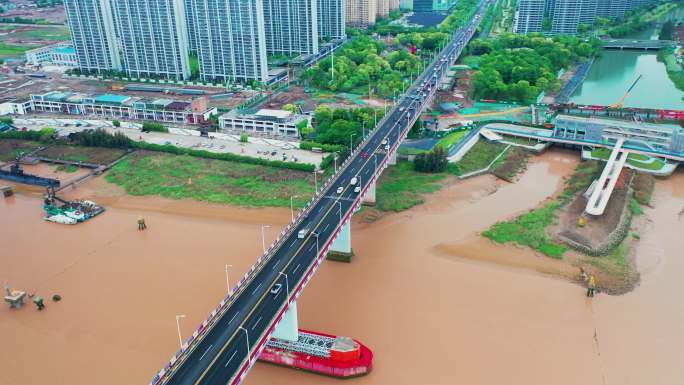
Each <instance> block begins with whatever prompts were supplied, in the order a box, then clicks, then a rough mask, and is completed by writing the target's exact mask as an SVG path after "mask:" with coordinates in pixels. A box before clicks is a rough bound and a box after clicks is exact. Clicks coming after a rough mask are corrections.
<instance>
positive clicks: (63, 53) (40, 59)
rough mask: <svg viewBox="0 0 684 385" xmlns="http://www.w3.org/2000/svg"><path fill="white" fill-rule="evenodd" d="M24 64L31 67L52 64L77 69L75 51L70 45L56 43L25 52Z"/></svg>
mask: <svg viewBox="0 0 684 385" xmlns="http://www.w3.org/2000/svg"><path fill="white" fill-rule="evenodd" d="M25 55H26V62H27V63H28V64H31V65H44V64H52V65H58V66H64V67H78V58H77V57H76V49H74V45H73V44H71V43H57V44H52V45H47V46H45V47H40V48H34V49H31V50H28V51H26V53H25Z"/></svg>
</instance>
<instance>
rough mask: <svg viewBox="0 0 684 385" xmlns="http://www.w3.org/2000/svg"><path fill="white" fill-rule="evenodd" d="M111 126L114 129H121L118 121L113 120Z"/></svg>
mask: <svg viewBox="0 0 684 385" xmlns="http://www.w3.org/2000/svg"><path fill="white" fill-rule="evenodd" d="M112 126H114V127H121V122H120V121H118V120H116V119H114V120H112Z"/></svg>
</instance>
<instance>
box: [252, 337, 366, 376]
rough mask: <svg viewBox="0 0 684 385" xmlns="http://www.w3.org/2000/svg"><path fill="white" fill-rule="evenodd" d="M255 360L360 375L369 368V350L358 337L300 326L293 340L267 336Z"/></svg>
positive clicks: (324, 373)
mask: <svg viewBox="0 0 684 385" xmlns="http://www.w3.org/2000/svg"><path fill="white" fill-rule="evenodd" d="M259 360H260V361H262V362H268V363H271V364H276V365H281V366H287V367H290V368H294V369H300V370H305V371H308V372H312V373H317V374H322V375H326V376H331V377H336V378H350V377H358V376H363V375H365V374H368V373H369V372H370V371H371V369H372V368H373V352H372V351H371V350H370V349H369V348H368V347H367V346H365V345H363V344H362V343H360V342H359V341H357V340H354V339H352V338H349V337H339V336H334V335H330V334H324V333H319V332H313V331H308V330H303V329H299V338H298V340H297V341H295V342H291V341H286V340H280V339H277V338H271V339H270V340H269V341H268V342H267V343H266V347H265V348H264V350H263V351H262V352H261V354H260V355H259Z"/></svg>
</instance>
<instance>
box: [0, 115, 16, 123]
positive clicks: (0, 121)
mask: <svg viewBox="0 0 684 385" xmlns="http://www.w3.org/2000/svg"><path fill="white" fill-rule="evenodd" d="M0 123H7V124H12V123H14V119H12V118H11V117H9V116H7V117H4V118H0Z"/></svg>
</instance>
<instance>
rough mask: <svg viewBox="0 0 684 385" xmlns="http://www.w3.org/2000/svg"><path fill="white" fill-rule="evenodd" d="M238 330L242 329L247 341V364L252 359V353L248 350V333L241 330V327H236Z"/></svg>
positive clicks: (245, 330)
mask: <svg viewBox="0 0 684 385" xmlns="http://www.w3.org/2000/svg"><path fill="white" fill-rule="evenodd" d="M238 329H242V330H243V331H244V332H245V338H246V339H247V362H249V360H250V359H251V358H252V352H251V351H250V349H249V332H247V329H245V328H243V327H242V326H240V327H238Z"/></svg>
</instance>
